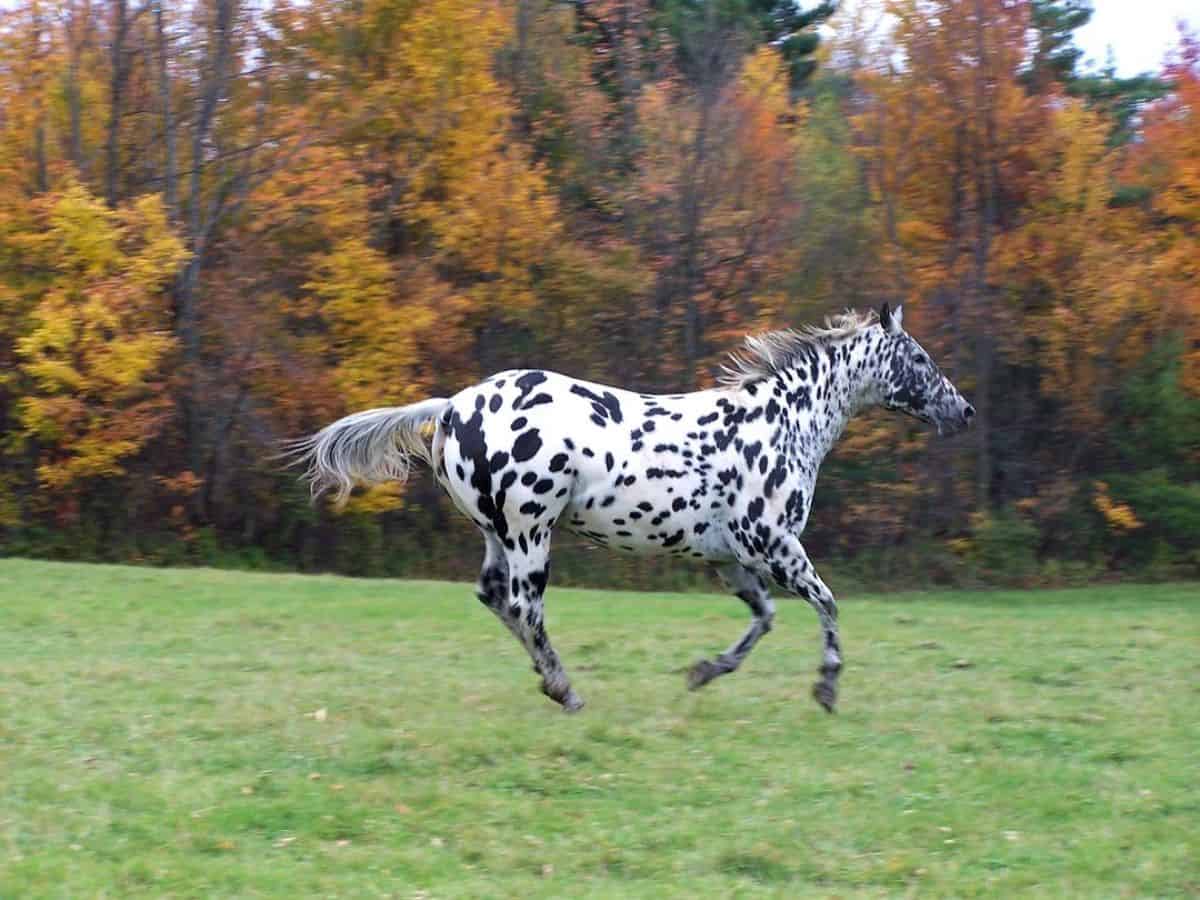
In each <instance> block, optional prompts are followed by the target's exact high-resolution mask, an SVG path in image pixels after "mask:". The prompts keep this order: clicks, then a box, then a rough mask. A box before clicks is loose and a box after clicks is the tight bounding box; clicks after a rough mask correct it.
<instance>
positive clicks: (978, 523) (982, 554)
mask: <svg viewBox="0 0 1200 900" xmlns="http://www.w3.org/2000/svg"><path fill="white" fill-rule="evenodd" d="M1039 537H1040V536H1039V534H1038V530H1037V527H1036V526H1035V525H1034V524H1033V523H1032V522H1030V521H1028V520H1027V519H1025V518H1024V517H1022V516H1021V515H1020V514H1018V513H1017V512H1016V511H1014V510H1012V509H1003V510H998V511H997V512H994V513H991V514H988V515H979V516H977V517H976V520H975V523H974V528H973V529H972V534H971V540H972V542H973V545H974V557H975V561H976V562H977V564H978V565H979V566H980V568H981V570H982V571H981V575H982V576H983V578H984V580H985V581H987V582H989V583H993V584H1012V585H1026V584H1029V583H1030V582H1031V581H1032V580H1033V576H1034V574H1035V572H1036V571H1037V565H1038V561H1037V547H1038V540H1039Z"/></svg>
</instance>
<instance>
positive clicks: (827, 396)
mask: <svg viewBox="0 0 1200 900" xmlns="http://www.w3.org/2000/svg"><path fill="white" fill-rule="evenodd" d="M872 405H882V406H885V407H887V408H889V409H895V410H899V411H901V412H904V413H908V414H910V415H912V416H915V417H916V418H918V419H920V420H921V421H923V422H927V423H930V424H932V425H934V426H936V427H937V429H938V431H939V432H953V431H958V430H961V429H963V428H965V427H966V426H967V423H968V422H969V421H970V419H971V416H972V415H974V412H975V410H974V409H973V408H972V407H971V405H970V404H969V403H968V402H967V401H966V400H965V399H963V397H962V396H961V395H960V394H959V393H958V391H957V390H955V388H954V385H952V384H951V383H950V381H949V380H948V379H947V378H946V377H945V376H944V375H943V374H942V373H941V371H940V370H939V369H938V367H937V366H936V365H934V363H933V362H932V361H931V360H930V358H929V356H928V355H927V354H926V353H925V351H924V350H922V349H921V347H920V345H918V344H917V342H916V341H915V340H913V339H912V338H911V337H910V336H909V335H908V334H907V333H905V332H904V330H903V329H902V328H901V310H900V309H899V308H897V309H896V310H895V312H891V311H889V309H888V307H887V306H886V305H885V306H884V307H883V309H882V311H881V312H880V315H879V316H878V318H876V317H875V315H874V314H870V315H859V314H856V313H846V314H844V315H840V316H836V317H834V318H832V319H830V320H827V321H826V327H825V328H812V327H810V328H806V329H803V330H800V331H776V332H771V333H769V334H763V335H759V336H755V337H748V338H746V341H745V346H744V348H743V349H742V350H741V352H740V353H739V354H735V355H734V356H733V357H732V358H731V362H730V365H729V366H728V367H727V371H726V377H725V379H724V380H723V383H722V385H721V386H720V387H717V388H713V389H710V390H704V391H696V392H694V393H690V394H672V395H656V394H637V393H633V392H630V391H624V390H620V389H617V388H611V387H606V386H604V385H600V384H593V383H591V382H587V381H580V380H578V379H575V378H569V377H567V376H565V375H558V374H555V373H553V372H543V371H538V370H536V369H532V370H531V369H520V370H512V371H508V372H500V373H499V374H497V375H493V376H492V377H491V378H488V379H486V380H485V381H483V382H482V383H480V384H477V385H475V386H473V387H469V388H466V389H465V390H463V391H460V392H459V393H458V394H456V395H454V396H453V397H451V398H450V399H448V400H447V399H441V398H438V399H433V400H425V401H423V402H421V403H414V404H412V405H411V406H402V407H394V408H386V409H372V410H368V411H366V412H361V413H356V414H355V415H351V416H347V417H346V418H344V419H341V420H339V421H337V422H334V423H333V424H332V425H330V426H328V427H327V428H325V429H323V430H322V431H320V432H318V433H317V434H315V435H313V436H312V437H310V438H306V439H304V440H302V441H299V442H297V443H296V444H295V445H294V450H295V451H296V452H297V453H298V454H299V456H300V460H301V461H302V462H303V463H306V464H307V466H308V470H307V473H306V477H307V478H308V479H309V480H310V481H311V484H312V489H313V492H314V494H319V493H321V492H323V491H325V490H329V489H332V490H333V491H334V492H335V495H336V499H337V501H338V502H344V500H345V498H346V497H347V496H348V495H349V493H350V490H351V489H352V488H353V487H354V485H356V484H377V483H380V482H385V481H403V480H405V479H406V478H407V476H408V474H409V464H410V462H411V460H412V458H413V457H417V458H418V459H421V460H423V461H425V462H426V463H428V464H429V465H430V466H432V468H433V471H434V473H435V475H436V477H437V480H438V482H439V483H440V484H441V485H442V487H443V488H445V490H446V492H447V493H448V494H449V495H450V497H451V499H453V501H454V503H455V505H456V506H458V508H459V509H460V510H461V511H462V512H463V513H464V514H465V515H466V516H467V517H469V518H470V519H471V521H473V522H474V523H475V525H476V527H478V528H479V530H480V531H481V532H482V533H483V537H484V542H485V545H486V555H485V558H484V562H483V570H482V572H481V573H480V576H479V583H478V596H479V599H480V601H482V602H483V603H484V605H486V606H487V607H488V608H489V609H490V610H492V612H494V613H495V614H496V615H497V616H498V617H499V618H500V620H501V621H502V622H504V624H505V625H506V626H508V628H509V630H510V631H512V633H513V634H514V635H515V636H516V637H517V639H518V640H519V641H520V642H521V643H522V644H523V645H524V647H525V649H526V650H527V651H528V652H529V655H530V656H531V657H532V658H533V663H534V668H535V669H536V670H537V672H538V673H539V674H540V675H541V676H542V690H543V692H544V693H545V694H546V695H547V696H549V697H551V698H552V699H554V700H556V701H557V702H558V703H560V704H562V706H563V707H564V708H565V709H566V710H568V711H573V710H577V709H579V708H580V707H582V706H583V701H582V700H580V698H579V696H578V695H577V694H576V693H575V691H574V690H573V689H572V687H571V683H570V681H569V680H568V678H567V674H566V672H565V671H564V670H563V666H562V664H561V662H559V658H558V655H557V654H556V653H555V652H554V648H553V647H551V645H550V639H549V637H548V636H547V634H546V630H545V627H544V625H543V614H542V595H543V593H544V592H545V590H546V581H547V577H548V574H549V571H550V534H551V532H552V531H553V529H554V527H555V526H556V525H560V526H562V527H563V528H566V529H567V530H569V531H572V532H575V533H576V534H579V535H582V536H584V537H586V538H589V539H591V540H593V541H595V542H596V543H598V544H602V545H604V546H607V547H613V548H615V549H619V550H625V551H628V552H632V553H644V554H658V555H664V556H678V557H685V558H688V559H694V560H698V561H702V562H705V563H709V564H711V565H712V566H714V567H715V568H716V569H717V571H718V572H719V573H720V575H721V577H722V578H723V579H724V581H725V582H726V583H727V584H728V585H729V586H730V588H732V590H733V591H734V592H735V593H736V594H737V596H738V597H740V598H741V599H742V600H743V601H745V603H746V605H747V606H748V607H749V608H750V612H751V614H752V615H753V620H752V621H751V623H750V627H749V628H748V629H747V630H746V632H745V633H744V634H743V635H742V636H741V638H739V639H738V640H737V641H736V642H735V643H734V644H733V645H732V646H730V647H729V649H727V650H726V651H725V652H724V653H722V654H720V655H719V656H717V657H716V658H715V659H711V660H708V659H703V660H701V661H700V662H698V663H696V665H695V666H693V667H692V668H691V670H690V672H689V674H688V684H689V686H690V687H691V688H693V689H695V688H699V687H701V686H702V685H704V684H707V683H708V682H709V681H711V680H712V679H713V678H716V677H717V676H719V675H724V674H727V673H729V672H732V671H733V670H734V669H736V668H737V667H738V666H739V665H740V664H741V662H742V660H744V659H745V658H746V656H747V655H748V654H749V653H750V651H751V649H752V648H753V647H754V645H755V644H756V643H757V642H758V639H759V638H760V637H762V636H763V635H764V634H766V633H767V632H768V631H769V630H770V629H771V620H772V618H773V616H774V612H775V606H774V604H773V603H772V601H771V598H770V596H769V594H768V593H767V580H768V578H769V579H771V580H773V581H774V582H775V583H776V584H778V585H779V586H780V587H782V588H783V589H785V590H787V591H791V592H793V593H795V594H799V595H800V596H801V597H803V598H804V599H805V600H807V601H808V602H809V604H811V605H812V607H813V609H815V610H816V613H817V615H818V616H819V617H820V621H821V630H822V635H823V659H822V664H821V666H820V669H819V672H820V676H821V677H820V680H819V681H817V683H816V684H814V685H813V696H814V697H815V699H816V700H817V702H818V703H820V704H821V706H823V707H824V708H825V709H826V710H827V711H832V710H833V707H834V703H835V701H836V699H837V679H838V673H839V672H840V671H841V668H842V658H841V651H840V647H839V643H838V626H837V604H836V602H835V601H834V598H833V594H832V593H831V592H830V590H829V588H828V587H826V586H825V582H823V581H822V580H821V578H820V577H819V576H818V575H817V573H816V571H815V570H814V569H813V566H812V563H811V562H809V559H808V554H807V553H805V552H804V547H803V546H802V545H801V543H800V535H801V534H802V533H803V531H804V526H805V523H806V521H807V520H808V511H809V507H810V506H811V504H812V496H813V486H814V484H815V483H816V480H817V470H818V468H819V467H820V465H821V460H822V459H824V457H825V454H826V453H828V452H829V450H830V448H831V447H832V446H833V444H834V442H835V441H836V440H837V439H838V437H839V436H840V435H841V434H842V431H843V430H844V429H845V427H846V423H847V422H848V421H849V419H850V417H851V416H853V415H854V414H855V413H856V412H858V411H859V410H861V409H863V408H864V407H867V406H872Z"/></svg>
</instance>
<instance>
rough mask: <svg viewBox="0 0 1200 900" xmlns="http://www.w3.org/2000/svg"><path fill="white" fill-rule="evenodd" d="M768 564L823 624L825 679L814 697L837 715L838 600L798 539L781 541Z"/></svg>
mask: <svg viewBox="0 0 1200 900" xmlns="http://www.w3.org/2000/svg"><path fill="white" fill-rule="evenodd" d="M768 563H769V565H770V569H771V577H772V578H774V579H775V580H776V581H777V582H779V584H780V586H781V587H783V588H785V589H786V590H788V591H791V592H792V593H794V594H799V595H800V596H801V597H803V598H804V599H805V600H807V601H808V605H809V606H811V607H812V608H813V609H814V610H815V611H816V613H817V617H818V618H819V619H820V621H821V639H822V649H821V666H820V668H818V669H817V672H818V673H819V674H820V676H821V678H820V680H819V681H817V682H816V683H815V684H814V685H813V686H812V695H813V699H814V700H816V701H817V702H818V703H819V704H821V706H822V707H823V708H824V709H825V711H826V712H833V708H834V705H835V704H836V703H837V685H838V675H839V674H840V673H841V671H842V646H841V641H840V639H839V637H838V608H837V600H835V599H834V596H833V591H831V590H829V587H828V586H827V585H826V584H825V582H824V581H822V580H821V576H820V575H818V574H817V572H816V569H814V568H813V565H812V562H811V561H809V558H808V554H807V553H806V552H805V550H804V547H803V545H802V544H801V543H800V541H799V540H797V539H796V538H793V537H789V538H787V539H786V540H784V541H783V542H781V544H780V545H779V547H778V549H777V550H776V551H775V552H774V553H773V554H772V556H771V558H770V559H769V560H768Z"/></svg>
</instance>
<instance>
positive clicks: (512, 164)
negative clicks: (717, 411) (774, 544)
mask: <svg viewBox="0 0 1200 900" xmlns="http://www.w3.org/2000/svg"><path fill="white" fill-rule="evenodd" d="M835 7H836V4H835V3H832V2H825V3H816V4H811V3H810V4H807V5H806V6H803V7H801V6H798V5H796V4H794V3H792V2H791V0H484V2H479V0H421V2H417V0H369V2H348V0H306V2H289V0H259V2H256V3H250V2H249V0H187V2H179V3H164V2H162V0H143V2H136V0H108V2H101V0H57V2H47V0H20V2H16V3H11V4H7V5H6V7H5V9H4V11H3V12H0V541H2V542H3V547H4V549H5V551H6V552H9V553H21V554H31V555H46V556H56V557H63V558H79V559H104V560H121V561H145V562H157V563H184V562H206V563H217V564H229V565H246V566H264V567H265V566H279V567H297V568H302V569H306V570H317V569H333V570H337V571H343V572H349V573H358V574H417V573H424V574H458V575H459V576H460V577H466V576H465V574H464V573H469V572H471V571H473V568H474V564H475V556H476V555H477V548H476V544H477V541H476V540H475V538H474V536H473V535H471V534H470V530H469V525H468V524H466V523H465V522H464V523H461V524H457V519H456V517H455V515H454V514H453V512H452V510H451V509H450V508H449V506H448V504H447V503H446V502H444V501H443V500H442V499H440V498H439V496H438V494H437V492H436V490H435V489H434V488H433V486H432V485H431V484H430V483H429V482H428V479H425V480H420V479H418V480H417V481H416V482H414V483H413V484H411V485H409V486H408V487H407V488H405V489H404V490H403V491H399V490H387V489H382V490H375V491H371V492H368V493H364V494H361V495H359V496H357V497H355V498H354V500H353V501H352V503H351V506H350V508H349V510H348V511H347V512H346V513H345V514H343V515H341V516H336V515H334V514H333V513H332V512H331V511H330V510H329V509H327V508H326V507H324V506H322V505H317V506H312V505H311V504H310V503H309V500H308V497H307V495H306V493H305V491H304V489H303V487H302V486H301V485H300V484H298V483H297V481H296V478H295V474H294V473H287V472H284V471H281V469H280V466H279V463H278V460H276V459H274V458H273V456H274V454H275V453H276V452H277V450H278V447H279V443H280V441H282V440H283V439H286V438H288V437H295V436H298V435H301V434H305V433H307V432H310V431H312V430H315V429H316V428H318V427H320V426H322V425H324V424H326V423H327V422H329V421H331V420H332V419H334V418H336V417H338V416H340V415H342V414H344V413H346V412H349V411H354V410H358V409H363V408H366V407H370V406H380V405H397V404H402V403H407V402H411V401H414V400H417V399H420V398H422V397H425V396H431V395H441V396H446V395H449V394H451V393H453V392H454V391H456V390H457V389H459V388H460V387H462V386H465V385H466V384H469V383H470V382H472V381H473V380H476V379H478V378H479V377H481V376H483V375H486V374H489V373H491V372H493V371H497V370H499V369H502V368H506V367H511V366H536V367H544V368H554V369H558V370H561V371H565V372H568V373H570V374H573V375H577V376H581V377H587V378H591V379H594V380H599V381H607V382H611V383H614V384H619V385H621V386H624V387H631V388H636V389H640V390H643V391H679V390H689V389H694V388H697V387H701V386H707V385H710V384H711V383H712V382H713V380H714V378H715V376H716V374H717V373H718V372H719V368H720V365H721V361H722V359H723V357H724V354H725V353H726V352H727V351H728V350H730V349H733V348H734V346H735V345H736V343H737V341H738V340H739V339H740V337H741V336H742V335H743V334H744V333H746V332H749V331H755V330H762V329H766V328H771V327H780V326H787V325H794V324H800V323H803V322H811V321H819V320H820V319H821V318H822V317H823V316H824V315H827V314H829V313H831V312H836V311H839V310H841V309H843V308H846V307H860V308H866V307H878V306H879V305H880V304H881V303H883V302H889V303H892V304H893V305H896V304H901V303H902V304H904V307H905V323H906V326H908V327H909V329H910V330H911V331H912V332H913V333H914V334H915V335H917V336H918V338H919V339H920V340H921V341H922V342H923V343H924V344H925V345H926V346H927V347H929V349H930V351H931V352H932V353H933V355H934V357H935V358H936V359H937V360H938V361H939V362H941V363H943V365H944V368H946V369H947V371H948V372H949V374H950V375H951V377H952V378H953V379H954V380H955V382H956V384H957V385H958V386H959V387H960V389H962V390H963V391H964V393H965V394H967V395H968V396H969V397H970V398H971V399H972V401H973V403H974V404H975V406H976V408H977V410H978V415H977V418H976V427H975V428H973V430H972V431H971V432H970V433H969V435H967V436H965V437H962V438H958V439H955V440H951V441H938V440H936V439H935V436H933V435H931V434H929V433H928V432H927V431H926V430H924V429H923V427H921V426H917V425H915V424H914V423H910V422H908V421H897V420H896V419H895V418H893V417H888V416H886V415H882V414H880V415H871V416H867V417H865V418H864V419H863V420H862V421H860V422H857V423H856V424H855V425H854V426H853V427H852V429H851V430H850V432H849V433H848V434H847V436H846V438H845V439H844V440H843V443H842V445H841V446H840V447H839V449H838V450H836V451H835V454H834V455H833V456H832V457H830V459H829V460H827V462H826V466H825V470H824V472H823V477H822V481H821V489H820V491H819V492H818V495H817V498H816V505H815V508H814V512H813V516H812V520H811V522H812V524H811V525H810V533H811V538H810V539H811V544H812V546H813V550H814V552H817V553H819V554H821V555H825V556H839V557H845V558H847V559H848V560H852V561H854V562H855V564H856V565H857V566H858V571H860V572H861V573H862V575H863V577H864V578H867V579H887V580H889V581H892V582H895V581H897V580H910V581H913V582H925V581H955V582H971V581H992V582H1011V583H1034V582H1039V581H1041V582H1060V581H1073V580H1086V579H1089V578H1098V577H1106V576H1110V575H1113V574H1117V573H1125V572H1130V571H1135V572H1137V573H1139V574H1142V575H1153V576H1162V577H1176V576H1189V575H1195V574H1196V573H1197V572H1198V571H1200V550H1198V549H1197V546H1196V540H1195V536H1196V535H1197V534H1200V480H1198V474H1200V121H1198V117H1200V41H1198V40H1197V37H1196V36H1195V35H1192V34H1189V33H1187V32H1186V31H1184V30H1182V29H1181V32H1180V36H1179V39H1178V42H1177V45H1176V46H1175V47H1174V48H1173V50H1172V51H1171V55H1170V57H1169V59H1168V61H1167V63H1166V64H1165V65H1164V67H1163V69H1162V71H1160V72H1156V73H1148V74H1146V75H1142V76H1138V77H1134V78H1124V77H1120V76H1118V75H1117V74H1116V73H1115V72H1114V71H1113V70H1112V69H1111V67H1110V68H1108V69H1099V70H1097V69H1085V68H1084V67H1083V66H1081V63H1080V51H1079V50H1078V49H1077V48H1076V47H1075V44H1074V42H1073V34H1074V32H1075V31H1076V30H1077V29H1078V28H1079V27H1081V26H1082V25H1083V24H1085V23H1086V21H1087V20H1088V17H1089V15H1090V9H1089V6H1088V4H1087V3H1086V0H889V2H888V3H886V4H884V8H883V12H884V13H886V14H883V15H881V14H880V11H879V10H878V9H876V8H875V7H874V6H872V5H870V4H862V5H859V6H857V7H855V8H854V9H847V10H842V11H837V10H836V9H835ZM1164 49H1165V48H1164ZM562 558H564V559H565V560H566V564H565V567H566V571H565V573H564V574H565V576H566V577H567V578H568V579H570V580H576V581H589V580H590V581H592V582H595V583H611V582H613V581H614V580H615V581H624V582H629V583H649V582H651V581H653V579H654V577H655V575H654V573H653V572H652V571H651V570H648V569H644V568H643V569H638V568H636V567H633V566H624V567H620V566H618V567H616V568H613V567H612V566H611V565H609V564H608V563H606V564H605V566H604V567H603V571H597V568H598V567H596V566H594V565H589V562H590V558H589V557H588V556H587V554H585V553H584V552H583V551H582V550H580V551H579V552H577V553H574V554H572V553H567V554H564V555H563V556H562ZM848 571H849V570H848Z"/></svg>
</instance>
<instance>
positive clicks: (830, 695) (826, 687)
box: [812, 681, 837, 713]
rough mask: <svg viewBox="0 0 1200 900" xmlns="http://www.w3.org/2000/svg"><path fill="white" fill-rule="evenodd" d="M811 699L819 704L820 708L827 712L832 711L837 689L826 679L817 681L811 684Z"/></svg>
mask: <svg viewBox="0 0 1200 900" xmlns="http://www.w3.org/2000/svg"><path fill="white" fill-rule="evenodd" d="M812 695H813V699H814V700H816V701H817V703H819V704H821V708H822V709H824V710H825V712H827V713H831V712H834V704H836V703H837V691H835V690H834V688H833V685H832V684H830V683H829V682H827V681H818V682H817V683H816V684H814V685H813V686H812Z"/></svg>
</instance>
